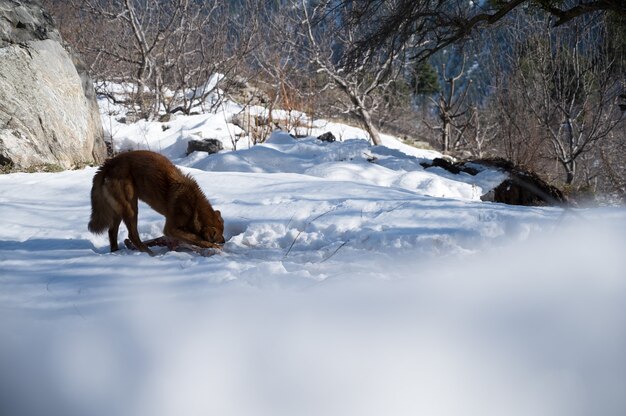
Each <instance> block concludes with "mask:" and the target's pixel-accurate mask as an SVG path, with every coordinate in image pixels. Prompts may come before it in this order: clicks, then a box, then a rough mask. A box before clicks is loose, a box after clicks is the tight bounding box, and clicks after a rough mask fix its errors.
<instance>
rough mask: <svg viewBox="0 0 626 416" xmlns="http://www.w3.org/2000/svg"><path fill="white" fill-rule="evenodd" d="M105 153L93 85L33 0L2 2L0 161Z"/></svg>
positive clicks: (64, 163) (95, 157)
mask: <svg viewBox="0 0 626 416" xmlns="http://www.w3.org/2000/svg"><path fill="white" fill-rule="evenodd" d="M105 157H106V147H105V144H104V132H103V129H102V122H101V119H100V114H99V112H98V104H97V102H96V96H95V92H94V89H93V85H92V82H91V80H90V79H89V76H88V75H87V72H86V70H85V68H84V66H83V65H82V64H81V62H80V60H79V59H78V58H77V57H76V56H75V54H73V53H72V52H71V50H70V49H69V48H68V47H65V46H63V43H62V40H61V36H60V35H59V33H58V31H57V30H56V29H55V27H54V25H53V22H52V19H51V17H50V16H49V15H48V14H47V13H46V12H45V10H44V9H43V7H42V6H41V4H40V3H39V2H38V1H26V0H0V165H5V166H6V165H9V166H12V167H14V168H18V169H20V168H21V169H24V168H32V167H38V166H45V165H58V166H60V167H62V168H70V167H72V166H75V165H79V164H84V163H99V162H100V161H102V160H104V158H105Z"/></svg>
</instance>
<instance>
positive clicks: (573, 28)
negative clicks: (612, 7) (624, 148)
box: [513, 21, 621, 185]
mask: <svg viewBox="0 0 626 416" xmlns="http://www.w3.org/2000/svg"><path fill="white" fill-rule="evenodd" d="M528 23H529V21H526V22H525V23H524V25H525V27H526V28H528V27H529V26H528ZM530 28H531V30H533V33H532V34H528V37H527V41H526V42H524V43H522V44H520V46H519V47H518V48H517V50H516V51H515V52H514V59H515V61H514V62H513V69H514V78H513V83H514V85H515V87H514V88H517V89H518V91H519V92H520V95H521V97H522V98H523V99H524V103H525V106H526V108H527V109H528V110H529V111H530V112H531V114H532V115H533V116H534V118H535V121H536V123H537V124H538V125H539V126H540V127H541V128H542V130H543V132H544V134H545V137H546V140H547V143H549V146H550V155H551V156H552V157H553V158H555V159H556V160H557V161H558V162H559V164H560V165H561V167H562V168H563V170H564V172H565V183H566V184H568V185H569V184H572V183H573V182H574V180H575V179H576V177H577V164H578V161H579V160H580V159H581V157H582V156H583V155H584V154H585V153H587V152H590V151H591V150H592V148H593V147H594V146H596V145H598V143H599V142H601V141H603V140H605V139H606V138H607V137H608V136H609V133H610V132H611V131H612V130H613V129H614V128H615V126H616V125H617V123H618V122H619V121H620V119H621V117H620V112H619V109H618V107H617V100H616V95H617V92H618V91H619V89H618V85H617V82H616V79H615V78H613V77H611V76H608V74H610V73H611V72H612V71H611V66H612V65H613V60H612V59H611V58H609V57H607V56H606V55H605V54H603V53H601V50H602V37H603V35H604V34H603V29H602V27H601V26H600V25H597V24H594V23H593V22H589V23H588V24H584V23H583V22H582V21H581V22H577V23H576V24H574V25H570V27H568V28H567V31H565V30H561V29H558V28H553V27H551V26H550V25H546V24H545V22H541V21H537V22H534V24H531V25H530ZM527 30H528V29H527ZM557 32H558V33H557ZM590 45H594V46H595V48H592V47H590Z"/></svg>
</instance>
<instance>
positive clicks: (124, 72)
mask: <svg viewBox="0 0 626 416" xmlns="http://www.w3.org/2000/svg"><path fill="white" fill-rule="evenodd" d="M43 4H44V6H45V7H46V8H47V10H48V11H49V12H50V13H51V14H52V15H53V17H54V19H55V21H56V23H57V25H58V26H59V29H60V31H61V33H62V35H63V38H64V39H65V41H66V42H67V43H68V44H69V45H70V46H71V47H72V48H73V49H74V50H75V51H77V52H79V54H80V56H81V57H82V59H83V60H84V64H85V65H86V66H87V68H88V70H89V72H90V74H91V76H92V78H93V79H94V80H96V89H97V90H99V89H100V88H99V86H101V85H104V84H103V83H104V82H106V81H112V82H116V83H122V84H126V85H129V86H131V89H130V91H131V92H130V93H129V94H128V96H127V100H126V102H125V104H127V105H128V106H129V107H130V108H132V109H133V111H134V114H135V116H136V118H137V119H138V118H145V119H156V118H163V117H167V116H168V115H169V114H173V113H177V112H182V113H185V114H189V113H190V112H193V111H197V105H198V104H199V103H203V105H205V106H206V105H209V106H212V107H213V108H206V110H207V111H211V110H214V109H216V108H218V105H219V104H220V102H219V100H218V101H213V102H212V103H210V104H207V103H206V101H205V98H206V97H208V96H209V95H212V96H215V95H214V93H215V92H217V91H219V92H220V94H219V95H218V96H219V97H221V99H226V98H233V99H236V100H237V101H238V102H240V103H241V104H244V105H250V106H252V105H255V106H257V105H262V106H264V107H266V108H267V109H268V110H273V109H282V110H286V111H287V113H288V114H293V117H287V119H283V120H265V125H267V126H269V128H267V129H261V130H257V133H256V136H255V139H254V140H255V142H257V143H260V142H263V141H264V140H265V138H267V137H268V135H269V132H270V131H271V128H272V127H281V128H284V129H286V130H289V129H291V128H293V127H294V126H298V127H300V128H305V129H306V125H305V124H306V122H305V121H304V119H302V118H301V114H302V113H306V114H308V115H309V116H312V117H311V118H315V117H323V118H327V119H339V120H342V121H344V122H348V123H353V124H356V125H360V126H361V127H363V128H364V129H365V130H366V131H367V132H368V134H369V135H370V138H371V140H372V142H373V143H374V144H378V143H379V142H380V136H379V135H380V132H385V133H390V134H395V135H397V136H399V137H402V138H404V140H405V141H407V142H408V143H412V144H414V145H417V146H430V147H432V148H434V149H437V150H439V151H441V152H443V153H445V154H449V155H451V156H453V157H458V158H463V159H469V158H471V159H482V158H505V159H507V160H510V161H512V162H514V163H515V164H517V165H519V166H521V167H524V168H526V169H529V170H532V171H534V172H537V173H538V174H539V175H541V176H542V177H543V178H544V179H546V180H547V181H548V182H550V183H552V184H554V185H556V186H558V187H561V188H563V189H564V190H565V191H566V192H567V193H568V194H569V195H570V196H571V197H572V198H574V199H576V200H578V201H579V202H582V201H587V202H588V201H593V202H595V203H623V202H624V201H626V158H625V157H624V155H626V118H625V117H624V111H625V110H626V76H625V74H626V6H625V5H624V4H623V3H622V2H621V1H619V0H617V1H615V0H598V1H588V2H578V1H561V0H534V1H531V0H511V1H500V0H491V1H467V0H465V1H460V0H448V1H432V0H419V1H409V0H394V1H385V0H363V1H358V2H354V1H344V0H342V1H340V0H334V1H330V0H322V1H308V0H301V1H297V0H272V1H269V0H265V1H262V0H230V1H220V0H208V1H199V0H70V1H61V0H44V1H43ZM216 74H220V76H219V77H215V75H216ZM209 80H212V82H209ZM216 81H217V82H216ZM250 86H253V88H252V91H253V92H252V93H249V90H250ZM187 91H193V94H188V93H185V92H187ZM244 91H248V93H244ZM99 92H100V93H106V89H105V88H102V89H100V91H99ZM111 99H119V98H114V97H111ZM269 114H270V118H271V114H272V113H271V111H269ZM254 123H255V124H256V125H258V124H260V122H259V120H255V121H254Z"/></svg>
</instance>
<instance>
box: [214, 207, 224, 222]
mask: <svg viewBox="0 0 626 416" xmlns="http://www.w3.org/2000/svg"><path fill="white" fill-rule="evenodd" d="M215 213H216V214H217V216H218V217H219V218H220V220H222V221H224V220H223V219H222V213H221V212H220V211H219V210H217V209H216V210H215Z"/></svg>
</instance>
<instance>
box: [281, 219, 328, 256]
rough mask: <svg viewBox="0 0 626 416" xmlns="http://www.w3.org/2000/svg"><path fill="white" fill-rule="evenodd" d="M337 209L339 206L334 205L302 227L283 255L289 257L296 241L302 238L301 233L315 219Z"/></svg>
mask: <svg viewBox="0 0 626 416" xmlns="http://www.w3.org/2000/svg"><path fill="white" fill-rule="evenodd" d="M335 209H337V207H332V208H331V209H329V210H328V211H326V212H323V213H321V214H320V215H318V216H317V217H315V218H313V219H312V220H310V221H309V222H307V223H306V224H305V225H304V227H303V228H302V230H301V231H300V232H298V235H296V238H294V239H293V241H292V242H291V245H290V246H289V249H288V250H287V252H286V253H285V255H284V256H283V258H285V257H287V256H288V255H289V253H290V252H291V249H292V248H293V246H294V245H295V244H296V241H298V238H300V235H302V233H303V232H304V231H305V230H306V227H308V226H309V225H310V224H311V223H312V222H313V221H315V220H317V219H319V218H321V217H323V216H324V215H326V214H328V213H329V212H332V211H334V210H335Z"/></svg>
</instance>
